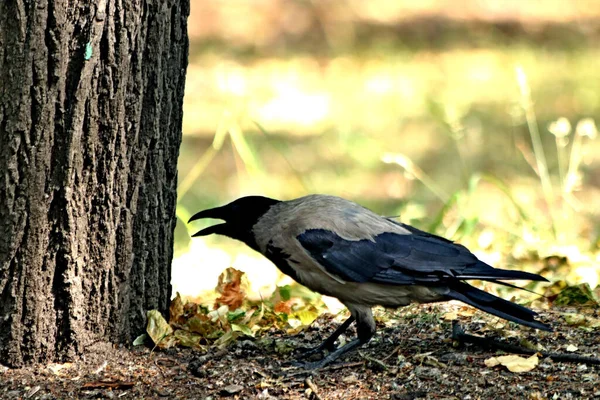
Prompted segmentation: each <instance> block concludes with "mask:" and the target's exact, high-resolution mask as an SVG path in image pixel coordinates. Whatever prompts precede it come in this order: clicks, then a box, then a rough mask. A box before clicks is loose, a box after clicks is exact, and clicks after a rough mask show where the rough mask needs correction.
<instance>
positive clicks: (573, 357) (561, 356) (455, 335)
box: [452, 321, 600, 365]
mask: <svg viewBox="0 0 600 400" xmlns="http://www.w3.org/2000/svg"><path fill="white" fill-rule="evenodd" d="M452 339H454V340H456V341H458V342H459V343H470V344H474V345H477V346H480V347H484V348H492V349H498V350H502V351H506V352H508V353H520V354H529V355H531V354H536V353H539V354H541V355H542V357H544V358H546V357H550V358H551V359H552V360H553V361H555V362H572V363H580V364H591V365H600V358H596V357H587V356H580V355H578V354H565V353H549V352H545V351H538V350H532V349H528V348H526V347H521V346H515V345H512V344H508V343H502V342H499V341H497V340H494V339H488V338H485V337H481V336H473V335H469V334H468V333H465V331H464V330H463V329H462V327H461V326H460V323H459V322H458V321H452Z"/></svg>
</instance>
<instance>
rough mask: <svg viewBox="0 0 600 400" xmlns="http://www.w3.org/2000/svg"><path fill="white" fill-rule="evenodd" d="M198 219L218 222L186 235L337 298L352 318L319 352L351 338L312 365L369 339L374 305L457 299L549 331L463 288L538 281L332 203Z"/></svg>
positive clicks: (277, 205) (238, 207) (257, 205)
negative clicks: (476, 282)
mask: <svg viewBox="0 0 600 400" xmlns="http://www.w3.org/2000/svg"><path fill="white" fill-rule="evenodd" d="M200 218H219V219H224V220H225V221H226V223H224V224H220V225H216V226H212V227H209V228H205V229H203V230H201V231H200V232H198V233H197V234H195V235H194V236H202V235H208V234H212V233H216V234H222V235H226V236H229V237H232V238H235V239H238V240H241V241H243V242H245V243H246V244H248V245H249V246H250V247H252V248H254V249H255V250H257V251H259V252H261V253H262V254H264V255H265V256H266V257H267V258H269V259H270V260H271V261H273V262H274V263H275V265H276V266H277V267H279V268H280V269H281V270H282V271H283V272H284V273H286V274H288V275H290V276H292V277H293V278H294V279H295V280H297V281H298V282H299V283H301V284H303V285H305V286H307V287H308V288H310V289H312V290H314V291H317V292H319V293H322V294H326V295H329V296H333V297H337V298H338V299H339V300H340V301H341V302H342V303H344V304H345V305H346V306H347V307H348V309H349V310H350V312H351V314H352V317H351V318H350V319H349V320H348V321H346V322H345V323H344V324H343V325H342V326H341V327H340V328H339V329H338V330H337V331H336V332H335V333H334V334H333V335H332V337H330V338H329V339H328V340H327V341H326V342H325V343H324V344H323V345H322V346H321V347H325V348H328V349H333V344H334V342H335V339H336V338H337V337H338V336H339V334H340V333H341V332H342V331H343V330H344V329H346V328H347V327H348V326H349V325H350V323H352V322H353V321H354V320H355V321H356V322H357V331H358V339H356V340H354V341H353V342H350V343H349V344H347V345H346V346H343V347H342V348H340V349H337V350H335V351H334V352H333V353H332V354H330V355H329V356H327V357H325V358H324V359H323V361H322V362H321V363H319V365H318V366H323V365H325V364H326V363H328V362H330V361H332V360H334V359H335V358H337V357H338V356H340V355H341V354H343V353H345V352H346V351H348V350H351V349H353V348H355V347H357V346H359V345H360V344H362V343H366V342H367V341H368V340H369V339H370V338H371V337H372V335H373V334H374V332H375V321H374V319H373V316H372V313H371V307H372V306H375V305H382V306H386V307H401V306H405V305H408V304H409V303H411V302H416V303H430V302H436V301H444V300H450V299H457V300H460V301H463V302H465V303H467V304H470V305H472V306H474V307H477V308H479V309H481V310H484V311H486V312H489V313H491V314H494V315H497V316H499V317H501V318H505V319H507V320H510V321H514V322H517V323H520V324H523V325H527V326H530V327H533V328H538V329H545V330H548V329H549V327H548V326H547V325H545V324H543V323H541V322H539V321H536V320H535V316H536V315H537V314H536V313H535V312H533V311H531V310H529V309H527V308H525V307H522V306H519V305H517V304H514V303H511V302H509V301H506V300H503V299H501V298H499V297H496V296H493V295H491V294H489V293H486V292H484V291H482V290H479V289H477V288H475V287H473V286H470V285H468V284H467V283H465V282H463V280H466V279H482V280H488V281H491V282H497V283H501V282H500V281H502V280H510V279H529V280H545V279H544V278H542V277H541V276H539V275H535V274H531V273H527V272H521V271H511V270H502V269H496V268H493V267H491V266H489V265H487V264H485V263H483V262H481V261H480V260H478V259H477V257H475V256H474V255H473V254H472V253H471V252H470V251H469V250H468V249H466V248H465V247H464V246H461V245H459V244H455V243H453V242H451V241H449V240H447V239H444V238H441V237H439V236H435V235H432V234H429V233H426V232H423V231H420V230H418V229H416V228H413V227H411V226H409V225H405V224H402V223H400V222H396V221H392V220H390V219H387V218H384V217H381V216H379V215H377V214H375V213H373V212H372V211H370V210H368V209H366V208H364V207H362V206H360V205H358V204H356V203H353V202H351V201H348V200H344V199H341V198H339V197H334V196H325V195H310V196H306V197H301V198H298V199H295V200H290V201H278V200H273V199H268V198H265V197H258V196H251V197H245V198H241V199H238V200H236V201H234V202H232V203H230V204H228V205H226V206H223V207H218V208H215V209H211V210H205V211H201V212H199V213H197V214H196V215H194V216H193V217H192V219H191V220H195V219H200ZM191 220H190V221H191Z"/></svg>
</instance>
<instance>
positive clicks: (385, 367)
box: [358, 352, 390, 371]
mask: <svg viewBox="0 0 600 400" xmlns="http://www.w3.org/2000/svg"><path fill="white" fill-rule="evenodd" d="M358 354H359V355H360V356H361V357H362V358H364V359H365V360H367V361H369V362H372V363H373V364H376V365H377V366H379V367H380V368H381V369H382V370H384V371H387V370H388V369H390V368H389V367H388V366H387V364H386V363H384V362H383V361H381V360H378V359H376V358H373V357H369V356H368V355H366V354H363V353H361V352H358Z"/></svg>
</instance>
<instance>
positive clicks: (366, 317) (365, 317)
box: [304, 304, 375, 370]
mask: <svg viewBox="0 0 600 400" xmlns="http://www.w3.org/2000/svg"><path fill="white" fill-rule="evenodd" d="M346 306H347V307H348V309H349V310H350V312H351V313H352V317H354V319H356V331H357V333H358V338H357V339H354V340H353V341H351V342H350V343H347V344H345V345H344V346H342V347H340V348H338V349H336V350H335V351H334V352H332V353H329V354H328V355H327V356H326V357H323V359H322V360H320V361H316V362H314V363H306V364H305V365H304V369H309V370H310V369H320V368H323V367H325V366H326V365H328V364H331V363H332V362H333V361H335V360H337V359H338V358H340V357H341V356H342V355H344V354H346V353H348V352H349V351H352V350H354V349H356V348H357V347H360V346H362V345H363V344H365V343H367V342H368V341H369V340H371V338H372V337H373V335H374V334H375V320H374V319H373V314H372V313H371V308H369V307H366V306H361V305H354V304H346ZM340 328H341V327H340ZM338 330H339V328H338ZM336 332H337V331H336ZM334 334H335V333H334ZM328 340H329V339H328Z"/></svg>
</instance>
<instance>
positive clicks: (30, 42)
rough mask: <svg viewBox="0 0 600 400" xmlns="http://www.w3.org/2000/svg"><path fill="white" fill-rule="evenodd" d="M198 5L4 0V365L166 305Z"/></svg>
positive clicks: (0, 92)
mask: <svg viewBox="0 0 600 400" xmlns="http://www.w3.org/2000/svg"><path fill="white" fill-rule="evenodd" d="M188 14H189V0H98V1H94V2H88V1H82V2H79V1H74V0H1V1H0V361H1V362H2V363H5V364H8V365H12V366H19V365H22V364H24V363H27V362H37V361H42V362H43V361H50V360H64V359H69V358H73V357H76V356H78V355H80V354H82V353H83V352H84V350H85V349H86V347H87V346H89V345H90V344H93V343H94V342H97V341H107V340H108V341H112V342H123V343H131V341H132V339H133V338H134V337H135V336H136V335H137V334H139V333H141V332H142V331H143V329H144V328H145V318H146V316H145V312H146V310H148V309H154V308H156V309H159V310H161V311H166V310H167V308H168V303H169V299H170V278H171V271H170V267H171V258H172V248H173V230H174V227H175V203H176V181H177V170H176V167H177V156H178V154H179V145H180V142H181V119H182V103H183V92H184V83H185V71H186V67H187V55H188V38H187V16H188Z"/></svg>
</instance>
